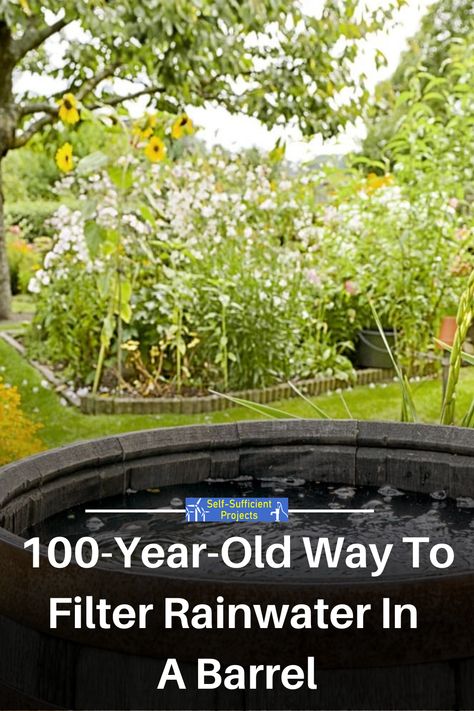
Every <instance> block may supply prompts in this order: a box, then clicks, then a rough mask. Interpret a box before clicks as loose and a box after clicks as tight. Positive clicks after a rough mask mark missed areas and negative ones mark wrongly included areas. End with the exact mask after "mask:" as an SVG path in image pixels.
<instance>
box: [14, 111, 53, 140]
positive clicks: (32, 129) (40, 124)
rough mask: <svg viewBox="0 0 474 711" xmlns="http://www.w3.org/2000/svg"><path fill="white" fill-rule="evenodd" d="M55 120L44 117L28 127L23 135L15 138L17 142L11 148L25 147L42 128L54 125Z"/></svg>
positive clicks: (50, 117)
mask: <svg viewBox="0 0 474 711" xmlns="http://www.w3.org/2000/svg"><path fill="white" fill-rule="evenodd" d="M56 116H57V111H56ZM54 118H55V117H54V116H43V117H42V118H40V119H38V120H37V121H35V122H34V123H32V124H31V125H30V126H28V128H26V129H25V130H24V131H23V133H21V134H20V135H19V136H17V137H16V138H15V142H14V143H13V145H12V146H11V148H21V147H22V146H24V145H25V144H26V143H28V141H29V140H30V138H33V136H34V135H35V133H38V131H41V129H42V128H44V127H45V126H48V125H49V124H51V123H53V121H54Z"/></svg>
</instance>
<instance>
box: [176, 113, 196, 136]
mask: <svg viewBox="0 0 474 711" xmlns="http://www.w3.org/2000/svg"><path fill="white" fill-rule="evenodd" d="M192 133H194V126H193V122H192V121H191V119H190V118H189V116H186V114H182V115H181V116H178V118H177V119H176V121H175V122H174V124H173V126H172V128H171V135H172V136H173V138H181V137H182V136H184V135H187V136H190V135H191V134H192Z"/></svg>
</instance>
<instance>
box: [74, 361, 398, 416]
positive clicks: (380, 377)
mask: <svg viewBox="0 0 474 711" xmlns="http://www.w3.org/2000/svg"><path fill="white" fill-rule="evenodd" d="M394 375H395V372H394V371H393V370H392V369H390V368H389V369H387V368H367V369H366V370H357V371H355V379H354V380H353V381H351V380H344V379H342V378H336V377H334V376H329V377H325V376H317V377H316V378H311V379H309V380H301V381H299V382H298V388H299V389H300V390H301V391H302V392H304V393H305V395H310V396H316V395H323V394H325V393H329V392H333V391H335V390H338V389H341V390H342V389H346V388H348V387H350V386H351V385H370V384H371V383H382V382H387V381H390V380H392V379H393V377H394ZM227 394H228V395H230V396H231V397H234V398H239V399H241V400H250V401H251V402H255V403H256V404H262V405H265V404H270V403H272V402H277V401H279V400H289V399H290V398H294V397H298V395H297V394H296V393H295V391H294V390H293V389H292V388H291V387H290V386H289V385H288V384H287V383H280V384H279V385H274V386H271V387H267V388H255V389H249V390H238V391H235V392H230V393H227ZM231 407H237V405H236V404H235V403H233V402H232V401H231V400H227V399H226V398H224V397H219V395H204V396H193V397H163V398H131V397H113V396H111V397H105V396H102V395H99V396H93V395H85V396H83V397H81V403H80V408H81V410H82V412H84V413H85V414H88V415H125V414H133V415H164V414H174V415H198V414H205V413H209V412H217V411H218V410H227V409H228V408H231Z"/></svg>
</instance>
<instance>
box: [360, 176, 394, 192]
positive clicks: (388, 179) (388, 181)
mask: <svg viewBox="0 0 474 711" xmlns="http://www.w3.org/2000/svg"><path fill="white" fill-rule="evenodd" d="M392 183H393V176H392V175H390V173H387V174H386V175H377V174H376V173H369V174H368V176H367V181H366V192H367V193H374V192H375V191H376V190H379V188H384V187H386V186H387V185H392Z"/></svg>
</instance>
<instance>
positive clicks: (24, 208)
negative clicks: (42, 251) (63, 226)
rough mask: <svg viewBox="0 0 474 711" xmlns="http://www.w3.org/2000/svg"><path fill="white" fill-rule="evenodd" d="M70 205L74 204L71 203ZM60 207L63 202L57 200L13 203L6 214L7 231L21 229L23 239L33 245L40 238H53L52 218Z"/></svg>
mask: <svg viewBox="0 0 474 711" xmlns="http://www.w3.org/2000/svg"><path fill="white" fill-rule="evenodd" d="M66 202H68V201H67V199H66ZM69 204H73V203H71V202H70V201H69ZM60 205H61V202H59V201H58V200H57V199H55V200H25V201H21V202H17V203H12V204H11V205H9V206H8V208H7V210H6V214H5V221H6V225H7V231H10V230H11V228H14V229H16V228H19V229H20V231H21V234H22V236H23V238H24V239H25V240H26V241H27V242H29V243H33V242H34V241H35V240H36V239H38V238H40V239H41V238H45V237H46V238H47V237H51V236H52V230H51V228H50V218H51V217H52V216H53V215H54V213H55V212H56V210H57V209H58V208H59V207H60Z"/></svg>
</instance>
